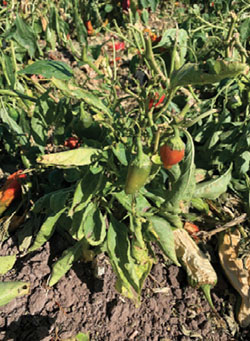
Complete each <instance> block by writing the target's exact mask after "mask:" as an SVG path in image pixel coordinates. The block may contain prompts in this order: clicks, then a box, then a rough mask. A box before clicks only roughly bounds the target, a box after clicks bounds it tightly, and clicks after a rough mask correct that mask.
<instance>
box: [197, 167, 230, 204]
mask: <svg viewBox="0 0 250 341" xmlns="http://www.w3.org/2000/svg"><path fill="white" fill-rule="evenodd" d="M231 171H232V164H231V166H230V167H229V168H228V170H227V171H226V172H225V173H224V174H223V175H221V176H219V177H218V178H216V179H212V180H209V181H204V182H200V183H198V184H197V185H196V190H195V193H194V198H204V199H211V200H215V199H217V198H218V197H219V196H220V195H221V194H223V193H225V192H226V190H227V186H228V185H229V183H230V180H231Z"/></svg>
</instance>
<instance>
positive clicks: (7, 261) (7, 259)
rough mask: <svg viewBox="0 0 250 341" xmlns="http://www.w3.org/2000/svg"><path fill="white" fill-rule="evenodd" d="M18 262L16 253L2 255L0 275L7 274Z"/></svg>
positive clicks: (0, 257)
mask: <svg viewBox="0 0 250 341" xmlns="http://www.w3.org/2000/svg"><path fill="white" fill-rule="evenodd" d="M15 262H16V255H12V256H0V275H4V274H6V272H8V271H9V270H10V269H12V267H13V265H14V264H15Z"/></svg>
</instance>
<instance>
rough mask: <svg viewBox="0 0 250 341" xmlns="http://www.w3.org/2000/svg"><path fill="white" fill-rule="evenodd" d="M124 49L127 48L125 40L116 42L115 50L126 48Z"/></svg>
mask: <svg viewBox="0 0 250 341" xmlns="http://www.w3.org/2000/svg"><path fill="white" fill-rule="evenodd" d="M124 49H125V43H124V41H122V42H120V43H116V44H115V50H116V51H120V50H124Z"/></svg>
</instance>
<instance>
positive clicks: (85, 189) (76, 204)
mask: <svg viewBox="0 0 250 341" xmlns="http://www.w3.org/2000/svg"><path fill="white" fill-rule="evenodd" d="M104 181H105V178H104V177H103V174H102V173H101V174H100V173H98V174H92V173H91V172H90V171H88V172H86V174H85V176H84V178H83V179H82V180H80V181H79V183H78V185H77V187H76V190H75V193H74V197H73V202H72V205H71V208H70V210H69V216H72V215H73V213H74V211H80V210H82V209H83V208H85V207H86V206H87V204H88V203H89V201H90V200H91V199H92V197H93V195H95V194H96V193H97V192H98V191H99V190H100V189H101V187H102V186H103V185H104Z"/></svg>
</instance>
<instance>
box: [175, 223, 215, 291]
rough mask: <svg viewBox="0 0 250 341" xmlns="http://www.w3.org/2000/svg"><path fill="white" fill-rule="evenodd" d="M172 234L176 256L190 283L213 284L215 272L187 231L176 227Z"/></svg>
mask: <svg viewBox="0 0 250 341" xmlns="http://www.w3.org/2000/svg"><path fill="white" fill-rule="evenodd" d="M173 234H174V241H175V251H176V255H177V258H178V259H179V261H180V262H181V263H182V265H183V266H184V268H185V269H186V271H187V275H188V277H189V280H190V283H191V285H192V286H196V287H201V286H202V285H205V284H210V285H212V286H214V285H215V284H216V282H217V275H216V272H215V271H214V269H213V267H212V265H211V263H210V262H209V260H208V258H207V257H206V256H205V255H204V253H203V252H202V251H201V250H200V249H199V247H198V246H197V245H196V243H195V242H194V240H193V239H192V238H191V237H190V236H189V234H188V233H187V231H186V230H184V229H176V230H174V231H173Z"/></svg>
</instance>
